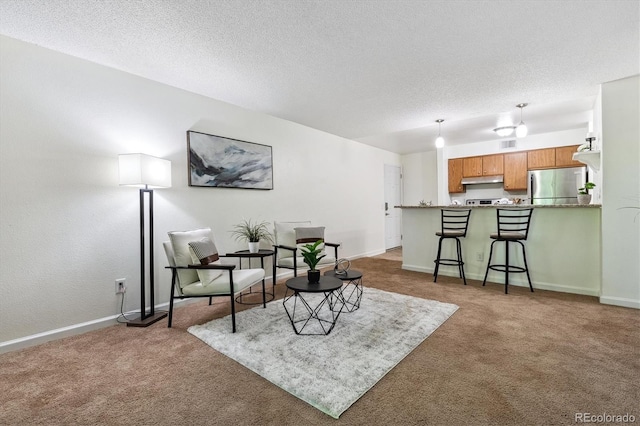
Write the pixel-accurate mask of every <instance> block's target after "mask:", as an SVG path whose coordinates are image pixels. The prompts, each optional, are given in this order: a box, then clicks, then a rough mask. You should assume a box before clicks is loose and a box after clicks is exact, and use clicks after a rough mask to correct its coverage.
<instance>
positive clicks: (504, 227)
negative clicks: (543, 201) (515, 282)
mask: <svg viewBox="0 0 640 426" xmlns="http://www.w3.org/2000/svg"><path fill="white" fill-rule="evenodd" d="M496 210H497V212H496V213H497V214H496V217H497V219H498V232H497V233H495V234H491V235H490V238H491V239H492V240H494V241H493V242H492V243H491V250H490V251H489V262H488V263H487V271H486V272H485V274H484V280H483V281H482V285H483V286H484V285H485V284H486V283H487V276H488V275H489V269H493V270H494V271H499V272H504V273H505V277H504V294H508V293H509V273H511V272H512V273H523V272H524V273H526V274H527V280H528V281H529V288H530V289H531V291H533V286H532V285H531V277H530V276H529V267H528V266H527V254H526V252H525V247H524V243H523V242H522V241H525V240H526V239H527V236H528V235H529V225H530V224H531V215H532V214H533V208H528V209H527V208H525V209H522V208H507V209H496ZM500 241H504V242H506V243H507V244H506V250H505V253H506V254H505V263H504V265H502V264H491V256H493V245H494V244H495V243H497V242H500ZM509 243H518V244H520V247H522V258H523V260H524V268H523V267H522V266H515V265H510V264H509Z"/></svg>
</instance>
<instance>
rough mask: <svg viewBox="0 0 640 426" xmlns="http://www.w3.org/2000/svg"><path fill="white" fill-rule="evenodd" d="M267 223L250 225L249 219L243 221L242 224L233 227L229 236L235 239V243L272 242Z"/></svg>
mask: <svg viewBox="0 0 640 426" xmlns="http://www.w3.org/2000/svg"><path fill="white" fill-rule="evenodd" d="M268 224H269V222H257V221H256V222H255V223H251V219H249V220H243V221H242V223H239V224H237V225H233V228H234V229H233V231H231V235H233V236H234V237H235V239H236V240H237V241H244V240H247V241H249V242H250V243H257V242H260V240H268V241H273V239H272V235H271V232H269V228H268V227H267V225H268Z"/></svg>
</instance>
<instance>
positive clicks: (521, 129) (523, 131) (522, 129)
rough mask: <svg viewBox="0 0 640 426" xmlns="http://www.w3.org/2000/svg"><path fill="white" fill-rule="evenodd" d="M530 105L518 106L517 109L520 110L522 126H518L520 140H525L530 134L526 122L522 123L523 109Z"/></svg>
mask: <svg viewBox="0 0 640 426" xmlns="http://www.w3.org/2000/svg"><path fill="white" fill-rule="evenodd" d="M527 105H529V104H518V105H516V107H518V108H520V124H518V125H517V126H516V137H518V138H524V137H525V136H527V133H528V131H529V130H528V129H527V126H526V125H525V124H524V121H522V108H524V107H526V106H527Z"/></svg>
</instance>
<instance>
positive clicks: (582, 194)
mask: <svg viewBox="0 0 640 426" xmlns="http://www.w3.org/2000/svg"><path fill="white" fill-rule="evenodd" d="M595 186H596V184H595V183H593V182H586V183H585V184H584V186H583V187H582V188H578V204H589V203H590V202H591V194H589V190H590V189H593V188H595Z"/></svg>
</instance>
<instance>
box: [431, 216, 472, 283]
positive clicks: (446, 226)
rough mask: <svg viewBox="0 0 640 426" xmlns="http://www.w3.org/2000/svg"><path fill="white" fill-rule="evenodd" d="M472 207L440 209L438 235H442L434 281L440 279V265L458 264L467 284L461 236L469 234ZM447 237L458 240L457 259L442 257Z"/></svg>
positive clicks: (439, 242) (461, 275)
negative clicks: (443, 242)
mask: <svg viewBox="0 0 640 426" xmlns="http://www.w3.org/2000/svg"><path fill="white" fill-rule="evenodd" d="M470 216H471V209H442V210H440V222H441V227H440V231H439V232H436V235H437V236H438V237H440V239H439V240H438V257H437V258H436V260H434V263H435V264H436V269H435V271H434V273H433V282H434V283H435V282H436V280H437V279H438V269H440V265H449V266H457V267H458V270H459V272H460V278H462V280H463V281H464V285H467V278H466V277H465V275H464V261H463V260H462V244H461V243H460V238H464V237H465V236H466V235H467V227H468V225H469V217H470ZM447 238H453V239H455V240H456V252H457V259H443V258H441V257H440V253H441V252H442V241H443V240H445V239H447Z"/></svg>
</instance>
